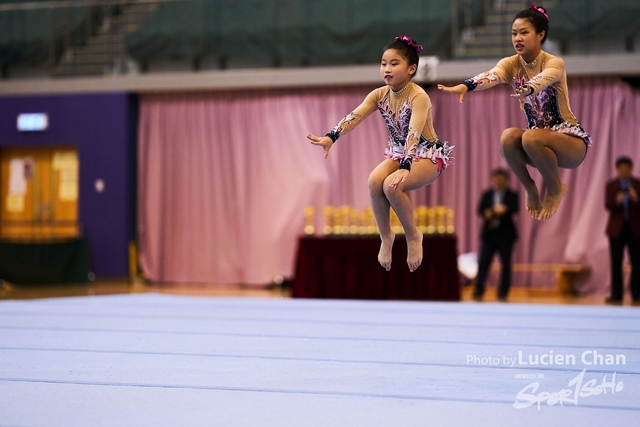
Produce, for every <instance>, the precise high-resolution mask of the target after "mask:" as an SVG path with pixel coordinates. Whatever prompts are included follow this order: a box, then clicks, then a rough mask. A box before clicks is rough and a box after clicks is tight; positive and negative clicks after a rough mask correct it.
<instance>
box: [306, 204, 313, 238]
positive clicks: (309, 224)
mask: <svg viewBox="0 0 640 427" xmlns="http://www.w3.org/2000/svg"><path fill="white" fill-rule="evenodd" d="M315 213H316V209H315V208H314V207H313V206H307V207H306V208H304V234H306V235H307V236H310V235H312V234H313V233H315V231H316V228H315V227H314V226H313V225H314V222H315Z"/></svg>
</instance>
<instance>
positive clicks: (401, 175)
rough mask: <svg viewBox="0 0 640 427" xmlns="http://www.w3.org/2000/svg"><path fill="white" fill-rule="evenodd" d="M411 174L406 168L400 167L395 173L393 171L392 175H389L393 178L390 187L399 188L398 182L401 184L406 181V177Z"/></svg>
mask: <svg viewBox="0 0 640 427" xmlns="http://www.w3.org/2000/svg"><path fill="white" fill-rule="evenodd" d="M407 176H409V171H408V170H406V169H398V170H397V171H395V172H394V173H392V174H391V175H389V178H391V182H390V183H389V187H391V188H393V189H394V190H395V189H397V188H398V184H400V183H401V182H404V180H405V178H406V177H407Z"/></svg>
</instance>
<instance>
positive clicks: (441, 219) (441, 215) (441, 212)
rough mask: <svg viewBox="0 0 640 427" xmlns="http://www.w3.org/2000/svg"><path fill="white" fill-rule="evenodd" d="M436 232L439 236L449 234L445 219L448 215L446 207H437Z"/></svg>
mask: <svg viewBox="0 0 640 427" xmlns="http://www.w3.org/2000/svg"><path fill="white" fill-rule="evenodd" d="M435 209H436V231H437V232H438V234H444V233H446V232H447V227H446V226H445V217H446V215H447V208H446V207H445V206H436V208H435Z"/></svg>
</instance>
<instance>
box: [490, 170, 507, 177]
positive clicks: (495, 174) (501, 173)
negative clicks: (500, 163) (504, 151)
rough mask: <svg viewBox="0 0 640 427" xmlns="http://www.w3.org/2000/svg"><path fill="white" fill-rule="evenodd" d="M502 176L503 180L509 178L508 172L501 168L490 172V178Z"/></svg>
mask: <svg viewBox="0 0 640 427" xmlns="http://www.w3.org/2000/svg"><path fill="white" fill-rule="evenodd" d="M500 175H501V176H504V177H505V178H509V172H507V170H506V169H503V168H497V169H494V170H492V171H491V176H500Z"/></svg>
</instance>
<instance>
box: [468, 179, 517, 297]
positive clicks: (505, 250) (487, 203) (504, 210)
mask: <svg viewBox="0 0 640 427" xmlns="http://www.w3.org/2000/svg"><path fill="white" fill-rule="evenodd" d="M491 180H492V182H493V187H492V188H491V189H489V190H487V191H485V192H484V194H483V195H482V198H481V199H480V204H479V205H478V215H480V216H481V217H482V219H483V220H484V223H483V225H482V233H481V244H480V256H479V258H478V278H477V282H476V287H475V291H474V294H473V297H474V299H476V300H480V299H482V296H483V294H484V284H485V281H486V279H487V274H488V273H489V268H490V267H491V261H492V259H493V255H494V254H495V253H496V252H498V253H499V254H500V261H501V263H502V271H501V277H500V287H499V288H498V299H500V300H502V301H504V300H506V298H507V294H508V293H509V288H510V287H511V252H512V251H513V244H514V242H515V241H516V239H517V238H518V233H517V231H516V227H515V225H514V223H513V218H512V217H513V214H515V213H517V212H518V193H516V192H514V191H512V190H511V189H510V188H509V175H508V173H507V171H506V170H504V169H496V170H494V171H493V172H492V173H491Z"/></svg>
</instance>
